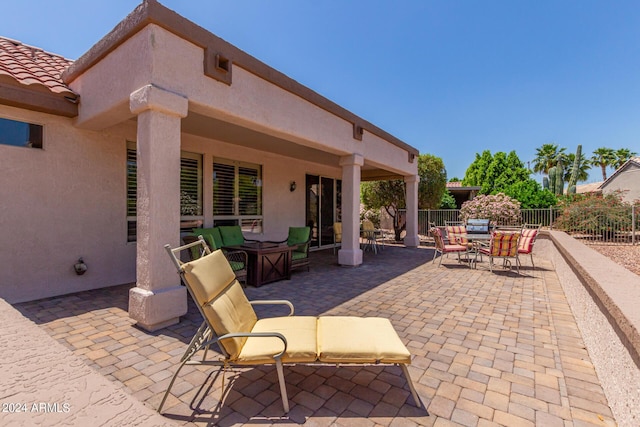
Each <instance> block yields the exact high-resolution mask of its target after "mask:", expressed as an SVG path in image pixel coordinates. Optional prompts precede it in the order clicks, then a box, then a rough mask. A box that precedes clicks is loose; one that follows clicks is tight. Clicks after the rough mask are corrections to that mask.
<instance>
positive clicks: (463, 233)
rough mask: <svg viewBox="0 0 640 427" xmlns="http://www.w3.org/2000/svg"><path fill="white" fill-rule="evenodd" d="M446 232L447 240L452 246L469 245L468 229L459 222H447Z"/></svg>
mask: <svg viewBox="0 0 640 427" xmlns="http://www.w3.org/2000/svg"><path fill="white" fill-rule="evenodd" d="M445 230H446V231H447V240H448V241H449V244H451V245H463V246H467V245H468V244H469V239H468V238H467V227H466V226H465V225H464V224H462V223H458V222H445Z"/></svg>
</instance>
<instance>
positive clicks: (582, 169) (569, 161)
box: [562, 153, 591, 182]
mask: <svg viewBox="0 0 640 427" xmlns="http://www.w3.org/2000/svg"><path fill="white" fill-rule="evenodd" d="M575 158H576V155H575V153H569V154H567V155H566V156H563V158H562V164H563V165H567V166H566V169H565V170H564V177H563V178H564V181H565V182H569V180H570V179H571V173H572V172H573V162H574V160H575ZM589 169H591V163H590V162H589V160H587V158H586V157H584V154H582V153H580V160H578V182H583V181H586V180H587V179H589V173H588V172H587V171H588V170H589Z"/></svg>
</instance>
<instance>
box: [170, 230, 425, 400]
mask: <svg viewBox="0 0 640 427" xmlns="http://www.w3.org/2000/svg"><path fill="white" fill-rule="evenodd" d="M197 245H200V248H199V250H201V251H202V253H203V254H204V256H203V257H201V258H199V259H197V260H193V261H189V262H182V261H181V260H180V252H181V251H183V250H190V249H191V248H192V247H194V246H197ZM165 249H166V250H167V252H168V253H169V256H170V257H171V259H172V261H173V263H174V264H175V266H176V268H177V269H178V272H179V274H180V277H181V278H182V281H183V283H184V284H185V285H186V287H187V289H188V291H189V294H190V295H191V297H192V298H193V300H194V301H195V303H196V305H197V306H198V309H199V310H200V313H201V314H202V316H203V318H204V321H203V323H202V325H201V326H200V328H198V330H197V332H196V333H195V335H194V337H193V338H192V340H191V342H190V343H189V345H188V347H187V349H186V351H185V353H184V355H183V356H182V358H181V360H180V365H179V367H178V369H177V370H176V372H175V374H174V375H173V378H172V379H171V382H170V383H169V386H168V387H167V391H166V392H165V394H164V397H163V398H162V401H161V403H160V405H159V407H158V412H161V411H162V407H163V406H164V404H165V402H166V399H167V397H168V395H169V392H170V391H171V388H172V387H173V384H174V382H175V380H176V378H177V377H178V374H179V373H180V370H181V369H182V368H183V367H184V366H185V365H210V366H219V367H221V368H222V369H223V378H224V370H225V369H226V368H227V367H228V366H243V367H248V366H256V365H265V364H275V365H276V371H277V375H278V382H279V386H280V394H281V397H282V406H283V408H284V412H285V413H288V412H289V400H288V396H287V390H286V383H285V378H284V370H283V364H285V363H286V364H290V363H291V364H296V363H299V364H305V365H314V364H320V365H327V364H331V365H343V364H349V365H372V364H381V365H398V366H400V367H401V369H402V371H403V373H404V375H405V377H406V380H407V384H408V385H409V389H410V391H411V395H412V396H413V400H414V402H415V405H416V406H418V407H420V406H421V401H420V399H419V397H418V393H417V392H416V389H415V387H414V385H413V383H412V381H411V376H410V375H409V370H408V368H407V366H408V365H409V364H410V363H411V354H410V353H409V351H408V350H407V348H406V347H405V346H404V344H403V343H402V341H401V340H400V338H399V336H398V335H397V333H396V332H395V330H394V329H393V326H392V325H391V322H390V321H389V320H388V319H383V318H375V317H369V318H359V317H346V316H345V317H339V316H321V317H311V316H294V307H293V304H291V302H289V301H287V300H264V301H251V302H250V301H248V300H247V299H246V296H245V294H244V291H243V290H242V287H241V286H240V284H239V283H238V281H237V279H236V278H235V275H234V274H233V271H232V270H231V267H230V266H229V263H228V262H227V260H226V259H225V258H224V255H223V254H222V252H221V251H219V250H218V251H214V252H211V251H210V250H209V248H208V246H207V244H206V242H205V241H204V239H203V238H202V237H201V236H200V237H199V238H198V240H197V241H196V242H192V243H189V244H186V245H183V246H180V247H177V248H171V247H170V246H169V245H165ZM258 304H282V305H285V306H287V307H288V308H289V314H288V316H283V317H277V318H266V319H257V318H256V319H257V323H255V324H254V325H253V326H251V327H250V328H249V326H250V323H251V320H252V318H253V316H255V312H253V308H252V306H253V305H258ZM263 321H264V322H274V323H260V322H263ZM238 322H239V323H238ZM247 322H248V323H247ZM270 324H273V325H279V326H278V327H275V328H274V329H273V330H265V329H264V327H265V325H266V326H268V325H270ZM259 325H261V326H259ZM301 325H302V326H301ZM305 325H306V327H307V328H306V329H305ZM313 325H315V330H314V326H313ZM337 325H339V327H336V326H337ZM230 327H231V328H232V329H235V330H229V328H230ZM349 331H351V332H355V333H351V334H349ZM329 332H330V333H329ZM305 334H306V336H305ZM288 337H289V338H288ZM301 337H302V338H301ZM309 340H315V343H316V349H315V350H314V351H315V355H314V354H311V353H309V354H306V353H304V352H301V350H300V349H299V348H298V347H299V344H300V342H302V341H304V342H308V341H309ZM257 342H259V343H260V344H256V343H257ZM354 342H355V343H358V344H356V345H357V346H359V347H357V348H354V349H353V351H349V352H345V353H340V350H339V349H340V346H341V345H345V343H347V344H346V345H353V344H352V343H354ZM367 343H368V344H367ZM213 344H217V346H218V347H219V349H220V352H221V354H222V357H221V358H218V359H216V360H208V359H207V352H208V350H209V348H210V347H211V346H212V345H213ZM367 345H368V346H369V347H370V349H369V348H367ZM290 347H293V349H292V350H291V351H289V349H290ZM246 349H248V350H247V351H246V353H247V354H248V355H244V356H243V354H244V353H245V350H246ZM256 349H258V352H259V353H260V354H256ZM201 350H203V351H204V353H203V355H202V359H201V360H194V356H196V354H198V352H200V351H201ZM336 350H337V352H336ZM296 351H298V353H295V352H296ZM198 359H199V358H198Z"/></svg>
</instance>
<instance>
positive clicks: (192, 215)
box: [127, 142, 203, 242]
mask: <svg viewBox="0 0 640 427" xmlns="http://www.w3.org/2000/svg"><path fill="white" fill-rule="evenodd" d="M136 201H137V159H136V143H135V142H127V241H128V242H135V241H136V232H137V230H136V215H137V211H136ZM202 215H203V213H202V155H201V154H196V153H189V152H185V151H183V152H181V153H180V221H181V228H192V227H197V226H201V225H202V222H203V221H202V220H203V216H202Z"/></svg>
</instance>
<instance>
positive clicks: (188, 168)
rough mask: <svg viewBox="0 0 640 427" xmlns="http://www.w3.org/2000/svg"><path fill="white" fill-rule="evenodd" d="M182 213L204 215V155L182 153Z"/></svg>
mask: <svg viewBox="0 0 640 427" xmlns="http://www.w3.org/2000/svg"><path fill="white" fill-rule="evenodd" d="M180 215H181V216H200V215H202V155H200V154H194V153H186V152H183V153H181V155H180Z"/></svg>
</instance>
